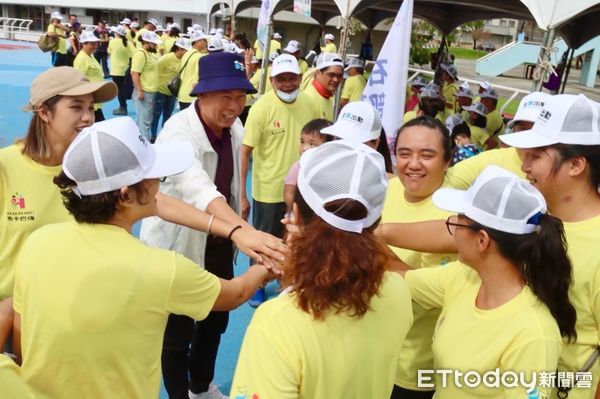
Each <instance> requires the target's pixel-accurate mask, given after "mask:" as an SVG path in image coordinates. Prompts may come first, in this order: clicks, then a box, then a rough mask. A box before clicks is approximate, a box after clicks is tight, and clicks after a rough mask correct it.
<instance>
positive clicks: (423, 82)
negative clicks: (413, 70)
mask: <svg viewBox="0 0 600 399" xmlns="http://www.w3.org/2000/svg"><path fill="white" fill-rule="evenodd" d="M408 84H410V85H411V86H414V87H425V86H427V85H428V84H429V81H428V80H427V79H425V78H424V77H422V76H417V77H416V78H414V79H413V80H411V81H410V82H408Z"/></svg>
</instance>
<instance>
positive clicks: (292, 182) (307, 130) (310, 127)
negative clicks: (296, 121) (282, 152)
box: [283, 119, 333, 213]
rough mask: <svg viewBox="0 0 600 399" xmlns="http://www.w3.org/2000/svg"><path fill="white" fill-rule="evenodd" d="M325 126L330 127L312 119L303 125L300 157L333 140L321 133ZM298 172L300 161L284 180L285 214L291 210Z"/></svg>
mask: <svg viewBox="0 0 600 399" xmlns="http://www.w3.org/2000/svg"><path fill="white" fill-rule="evenodd" d="M327 126H331V122H329V121H328V120H327V119H314V120H312V121H310V122H308V123H307V124H306V125H304V127H303V128H302V132H301V133H300V155H302V154H304V152H305V151H306V150H310V149H311V148H315V147H318V146H320V145H321V144H323V143H326V142H328V141H332V140H333V136H331V135H329V134H322V133H321V129H324V128H326V127H327ZM299 171H300V161H296V162H295V163H294V164H293V165H292V167H291V168H290V171H289V172H288V175H287V176H286V177H285V179H284V182H285V186H284V189H283V198H284V201H285V208H286V210H285V212H286V213H289V212H290V211H291V210H292V204H293V203H294V195H295V194H296V183H297V182H298V172H299Z"/></svg>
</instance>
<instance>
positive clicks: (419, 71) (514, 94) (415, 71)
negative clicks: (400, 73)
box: [408, 68, 530, 114]
mask: <svg viewBox="0 0 600 399" xmlns="http://www.w3.org/2000/svg"><path fill="white" fill-rule="evenodd" d="M408 70H409V72H413V74H412V75H411V76H410V77H409V78H408V81H409V82H410V81H411V80H413V79H414V78H416V77H417V76H419V75H429V76H433V75H434V72H433V71H425V70H423V69H417V68H408ZM460 80H461V81H464V82H468V83H469V84H471V83H475V84H479V83H481V81H480V80H473V79H463V78H461V79H460ZM493 86H494V89H500V90H505V91H508V92H511V93H512V94H511V96H510V97H509V98H508V99H507V100H506V102H505V103H504V104H503V105H502V107H500V110H499V112H500V114H502V112H504V110H505V109H506V107H507V106H508V104H510V103H511V101H513V100H514V99H515V98H516V97H517V96H518V95H519V94H523V95H526V94H529V93H530V92H529V91H527V90H523V89H515V88H514V87H509V86H502V85H497V84H494V85H493Z"/></svg>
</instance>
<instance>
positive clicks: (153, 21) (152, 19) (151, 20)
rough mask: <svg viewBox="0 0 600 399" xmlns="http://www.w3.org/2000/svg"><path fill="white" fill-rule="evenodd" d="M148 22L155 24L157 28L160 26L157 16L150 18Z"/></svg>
mask: <svg viewBox="0 0 600 399" xmlns="http://www.w3.org/2000/svg"><path fill="white" fill-rule="evenodd" d="M148 23H149V24H152V25H154V27H155V28H158V26H159V23H158V21H157V20H156V19H155V18H150V19H149V20H148Z"/></svg>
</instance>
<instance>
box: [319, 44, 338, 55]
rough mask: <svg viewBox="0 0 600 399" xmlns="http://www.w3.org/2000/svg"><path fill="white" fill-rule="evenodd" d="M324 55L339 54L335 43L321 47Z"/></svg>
mask: <svg viewBox="0 0 600 399" xmlns="http://www.w3.org/2000/svg"><path fill="white" fill-rule="evenodd" d="M321 52H323V53H337V47H336V46H335V44H333V43H327V44H326V45H325V46H324V47H321Z"/></svg>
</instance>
